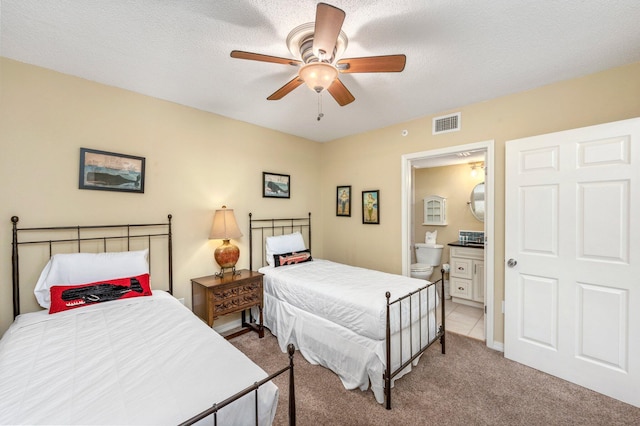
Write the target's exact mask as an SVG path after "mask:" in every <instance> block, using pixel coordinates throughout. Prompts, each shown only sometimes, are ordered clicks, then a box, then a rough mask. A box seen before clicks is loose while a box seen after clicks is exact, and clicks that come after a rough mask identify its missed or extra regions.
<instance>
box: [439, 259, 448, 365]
mask: <svg viewBox="0 0 640 426" xmlns="http://www.w3.org/2000/svg"><path fill="white" fill-rule="evenodd" d="M440 273H441V274H442V279H441V280H440V284H441V285H442V309H441V310H440V315H441V323H442V336H440V346H441V347H442V354H443V355H444V354H445V340H446V339H445V330H446V329H447V328H446V327H445V326H444V318H445V315H444V308H445V306H444V304H445V297H444V274H445V272H444V268H443V269H440Z"/></svg>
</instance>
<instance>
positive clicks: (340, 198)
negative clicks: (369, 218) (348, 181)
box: [336, 185, 351, 216]
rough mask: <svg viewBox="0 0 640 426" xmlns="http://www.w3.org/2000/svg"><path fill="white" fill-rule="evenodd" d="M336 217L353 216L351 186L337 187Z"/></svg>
mask: <svg viewBox="0 0 640 426" xmlns="http://www.w3.org/2000/svg"><path fill="white" fill-rule="evenodd" d="M336 216H351V185H348V186H338V187H337V190H336Z"/></svg>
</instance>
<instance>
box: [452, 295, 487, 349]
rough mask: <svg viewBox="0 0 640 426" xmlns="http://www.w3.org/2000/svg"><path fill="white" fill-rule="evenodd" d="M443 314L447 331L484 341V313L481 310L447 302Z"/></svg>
mask: <svg viewBox="0 0 640 426" xmlns="http://www.w3.org/2000/svg"><path fill="white" fill-rule="evenodd" d="M444 313H445V318H446V319H445V321H446V329H447V331H450V332H452V333H456V334H462V335H465V336H468V337H471V338H473V339H478V340H483V341H484V312H483V309H482V308H475V307H473V306H468V305H463V304H460V303H456V302H453V301H451V300H447V301H446V302H445V308H444Z"/></svg>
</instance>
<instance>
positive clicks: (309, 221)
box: [308, 212, 311, 248]
mask: <svg viewBox="0 0 640 426" xmlns="http://www.w3.org/2000/svg"><path fill="white" fill-rule="evenodd" d="M308 223H309V248H311V212H309V219H308Z"/></svg>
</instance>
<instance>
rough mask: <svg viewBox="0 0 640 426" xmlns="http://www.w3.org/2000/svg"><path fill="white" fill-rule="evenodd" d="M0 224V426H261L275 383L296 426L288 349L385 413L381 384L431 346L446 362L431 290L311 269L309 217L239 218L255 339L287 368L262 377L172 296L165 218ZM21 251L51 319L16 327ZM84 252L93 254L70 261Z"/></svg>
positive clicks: (439, 307) (37, 315)
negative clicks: (245, 236) (0, 277)
mask: <svg viewBox="0 0 640 426" xmlns="http://www.w3.org/2000/svg"><path fill="white" fill-rule="evenodd" d="M12 222H13V250H12V266H13V268H12V269H13V274H12V277H13V291H14V293H13V294H14V296H13V297H14V300H13V301H14V316H15V317H16V319H15V321H14V323H13V324H12V325H11V326H10V328H9V329H8V330H7V332H6V333H5V334H4V336H3V337H2V340H0V424H52V423H53V424H177V423H181V424H193V423H196V422H199V421H201V420H203V419H206V421H207V424H209V423H211V420H210V418H213V423H214V424H218V422H219V423H220V424H225V425H226V424H229V425H231V424H233V425H245V424H247V425H249V424H256V425H269V424H271V423H272V421H273V419H274V416H275V412H276V408H277V405H278V395H279V391H278V388H277V387H276V386H275V385H274V384H273V383H272V381H271V380H272V379H273V378H274V377H276V376H277V375H280V374H283V373H285V372H287V371H288V372H289V407H288V408H289V422H290V424H295V391H294V384H293V383H294V382H293V353H294V346H295V348H297V349H299V350H300V352H301V353H302V354H303V355H304V356H305V358H306V359H307V360H308V361H309V362H311V363H314V364H320V365H323V366H325V367H327V368H329V369H331V370H332V371H334V372H335V373H336V374H337V375H338V376H339V377H340V379H341V380H342V383H343V384H344V386H345V388H347V389H356V388H359V389H362V390H366V389H368V388H370V389H371V390H372V391H373V394H374V396H375V399H376V400H377V401H378V402H379V403H383V402H384V403H386V408H387V409H390V408H391V388H392V386H393V384H394V381H395V380H396V379H398V378H400V377H401V376H402V375H404V374H406V373H408V372H410V371H411V368H412V367H413V366H414V365H415V364H416V363H417V362H418V360H419V358H420V356H421V354H422V353H423V352H424V351H425V350H426V349H427V348H429V347H430V346H431V345H432V344H433V343H435V342H437V341H440V343H441V347H442V353H443V354H444V353H445V332H444V300H442V299H440V298H439V297H438V289H437V284H440V289H439V291H440V294H443V293H442V280H439V281H436V282H435V283H429V282H425V281H423V280H417V279H413V278H408V277H402V276H399V275H393V274H386V273H382V272H377V271H372V270H367V269H363V268H356V267H351V266H347V265H342V264H338V263H335V262H330V261H328V260H323V259H314V258H313V257H312V255H311V252H310V249H308V248H307V247H311V214H309V216H308V217H307V218H287V219H253V218H252V215H251V214H250V215H249V227H250V233H249V234H250V238H249V246H250V252H251V253H250V269H252V270H254V268H255V269H258V270H259V271H260V272H262V273H263V274H264V325H265V326H266V327H267V328H269V329H270V330H271V332H272V333H273V334H274V335H275V336H277V338H278V343H279V346H280V348H281V349H282V351H283V352H288V354H289V365H288V366H287V367H285V368H282V369H281V370H280V371H278V372H276V373H274V374H272V375H267V373H266V372H265V371H263V370H262V369H261V368H260V367H258V366H257V365H256V364H254V363H253V362H252V361H251V360H249V359H248V358H247V357H246V356H245V355H244V354H242V353H241V352H240V351H238V350H237V349H236V348H235V347H233V346H232V345H231V344H230V343H228V342H227V341H226V340H225V339H224V338H222V337H221V336H220V335H219V334H217V333H215V332H214V331H212V330H211V329H210V328H209V327H207V326H206V324H205V323H203V322H202V321H201V320H200V319H198V318H197V317H196V316H195V315H193V314H192V313H191V312H190V311H189V310H188V309H187V308H186V307H184V306H183V305H182V304H181V303H180V302H179V301H177V300H176V299H175V298H174V297H173V296H172V295H171V293H172V291H173V278H172V276H173V271H172V231H171V215H169V216H168V221H167V222H166V223H155V224H140V225H108V226H73V227H46V228H18V218H17V217H13V218H12ZM50 233H53V234H55V236H53V237H52V236H50V235H49V234H50ZM59 233H62V235H59ZM23 234H27V235H33V236H34V237H32V238H23V237H22V235H23ZM303 234H304V235H303ZM43 235H46V237H45V236H43ZM157 239H164V240H165V244H163V245H162V246H161V247H162V249H161V250H160V251H161V252H162V251H164V252H166V254H167V262H166V265H165V267H166V268H167V269H166V270H167V272H168V273H167V281H166V283H165V284H167V285H166V287H168V291H161V290H157V289H156V288H161V284H160V285H158V284H156V283H162V280H161V279H156V277H159V276H160V275H161V273H159V272H158V268H157V267H156V269H155V272H153V269H152V268H151V267H150V265H151V247H152V246H154V244H155V246H156V247H157V243H156V242H155V241H156V240H157ZM24 245H27V246H42V245H44V246H45V247H48V253H46V250H45V251H44V253H43V251H42V250H40V251H36V253H37V254H39V256H40V257H41V258H44V259H42V260H44V261H46V259H47V258H48V259H49V261H48V263H47V265H46V267H45V269H44V270H43V272H42V273H41V275H40V278H39V279H38V282H37V283H36V289H35V294H36V296H37V299H38V302H39V304H40V305H41V306H42V307H43V308H48V309H49V310H50V311H51V312H56V313H54V314H49V312H47V311H46V310H40V311H37V312H31V313H26V314H21V315H20V306H21V305H20V260H19V253H20V250H19V248H20V247H21V246H24ZM114 245H115V249H114ZM58 246H60V247H62V248H61V249H60V250H61V251H62V253H60V252H58V251H57V250H56V247H58ZM87 246H88V250H89V251H91V252H92V253H80V252H83V251H84V249H85V247H87ZM140 246H142V247H140ZM118 250H119V251H118ZM69 252H76V253H74V254H67V253H69ZM96 252H97V253H96ZM154 253H155V248H154ZM37 257H38V256H37V255H36V258H37ZM154 259H155V254H154ZM36 263H37V259H36ZM150 270H151V271H152V272H153V273H152V275H153V277H154V281H153V282H154V285H153V288H154V289H153V290H151V286H150V285H149V284H148V278H149V271H150ZM119 278H126V279H125V280H117V279H119ZM140 296H144V297H140ZM102 301H107V302H108V303H99V302H102ZM438 312H439V315H437V313H438Z"/></svg>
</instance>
